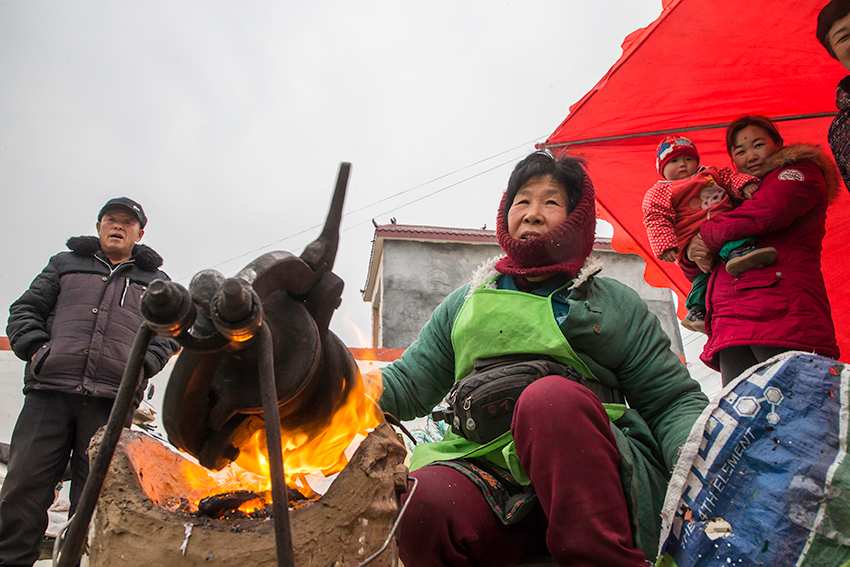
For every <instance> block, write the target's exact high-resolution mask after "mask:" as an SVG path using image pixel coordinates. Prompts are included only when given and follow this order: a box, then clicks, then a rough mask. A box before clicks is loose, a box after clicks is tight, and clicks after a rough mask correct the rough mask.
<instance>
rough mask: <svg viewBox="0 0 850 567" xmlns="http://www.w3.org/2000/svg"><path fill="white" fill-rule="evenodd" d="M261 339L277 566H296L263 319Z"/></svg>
mask: <svg viewBox="0 0 850 567" xmlns="http://www.w3.org/2000/svg"><path fill="white" fill-rule="evenodd" d="M255 338H256V339H258V340H259V341H260V342H259V361H258V362H259V374H260V394H261V395H262V399H263V420H264V421H265V424H266V447H267V449H268V452H269V473H270V475H271V479H272V513H273V514H274V528H275V529H274V533H275V546H276V548H277V564H278V567H295V558H294V557H293V550H292V533H291V531H290V527H289V496H288V495H287V491H286V477H285V476H284V470H283V449H282V447H281V438H280V408H279V407H278V400H277V386H276V384H275V376H274V353H273V351H272V333H271V330H269V326H268V324H267V323H266V322H265V321H263V324H262V326H261V327H260V329H259V331H258V333H257V336H256V337H255Z"/></svg>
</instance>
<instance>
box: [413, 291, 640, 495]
mask: <svg viewBox="0 0 850 567" xmlns="http://www.w3.org/2000/svg"><path fill="white" fill-rule="evenodd" d="M491 281H494V280H491ZM488 283H489V282H488ZM486 285H487V284H484V285H483V286H481V287H479V288H478V289H476V290H475V291H473V292H472V294H470V296H469V297H468V298H467V300H466V301H465V302H464V304H463V306H462V307H461V309H460V312H459V313H458V316H457V319H456V320H455V323H454V326H453V327H452V337H451V339H452V347H453V349H454V353H455V381H457V380H460V379H461V378H463V377H464V376H466V375H467V374H469V373H470V372H471V371H472V365H473V363H474V362H475V361H476V360H478V359H481V358H491V357H495V356H503V355H511V354H541V355H548V356H550V357H552V358H554V359H555V360H557V361H558V362H560V363H562V364H567V365H570V366H573V367H575V368H576V369H577V370H579V371H580V372H581V373H582V374H584V375H585V376H587V377H588V378H591V379H594V380H595V379H596V377H595V376H594V375H593V373H592V372H591V371H590V369H589V368H588V367H587V365H585V363H584V362H582V360H581V359H580V358H579V357H578V355H576V353H575V351H573V349H572V347H570V344H569V342H567V339H566V338H565V337H564V334H563V333H562V332H561V329H560V328H559V327H558V323H557V322H556V321H555V316H554V313H553V309H552V295H554V293H557V292H558V291H560V290H561V289H563V287H561V288H559V289H557V290H555V292H553V293H552V294H550V295H549V296H546V297H543V296H540V295H535V294H533V293H526V292H522V291H514V290H508V289H484V286H486ZM566 285H569V284H565V286H564V287H566ZM603 406H604V407H605V410H606V411H607V412H608V416H609V417H610V418H611V420H612V421H613V420H616V419H618V418H619V417H620V416H622V415H623V412H624V411H625V410H626V406H624V405H622V404H603ZM474 457H479V458H486V459H487V460H488V461H490V462H492V463H493V464H495V465H497V466H499V467H501V468H503V469H506V470H508V471H510V473H511V475H512V476H513V478H514V479H515V480H516V481H517V482H519V483H520V484H523V485H527V484H529V480H528V477H527V476H526V474H525V472H523V470H522V467H521V466H520V464H519V460H518V459H517V455H516V450H515V448H514V441H513V436H512V435H511V432H510V431H508V432H506V433H505V434H503V435H502V436H501V437H498V438H496V439H494V440H493V441H490V442H489V443H487V444H485V445H480V444H478V443H474V442H472V441H469V440H468V439H466V438H464V437H462V436H460V435H457V434H455V433H453V432H452V431H451V430H449V431H448V432H447V433H446V436H445V437H444V438H443V440H442V441H438V442H436V443H427V444H422V445H419V446H417V447H416V449H415V450H414V451H413V456H412V457H411V462H410V470H416V469H419V468H422V467H424V466H425V465H428V464H431V463H433V462H434V461H447V460H452V459H460V458H474Z"/></svg>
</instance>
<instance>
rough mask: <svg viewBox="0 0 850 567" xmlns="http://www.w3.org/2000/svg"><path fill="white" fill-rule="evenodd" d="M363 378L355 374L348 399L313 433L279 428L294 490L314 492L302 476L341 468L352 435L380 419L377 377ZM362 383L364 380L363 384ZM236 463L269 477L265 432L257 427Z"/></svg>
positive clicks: (307, 494) (289, 483) (326, 473)
mask: <svg viewBox="0 0 850 567" xmlns="http://www.w3.org/2000/svg"><path fill="white" fill-rule="evenodd" d="M368 378H369V377H368V376H367V380H365V381H364V380H363V379H362V378H361V376H360V373H359V372H358V373H357V383H356V384H355V385H354V387H353V388H352V390H351V392H350V393H349V396H348V399H347V400H346V401H345V402H344V403H343V404H342V406H341V407H340V408H339V409H338V410H337V411H336V413H335V414H334V415H333V417H332V418H331V422H330V424H329V425H328V426H327V427H326V428H325V429H323V430H322V431H319V432H318V433H317V434H312V435H308V434H306V433H304V432H302V431H287V430H284V429H281V445H282V448H283V468H284V471H285V477H286V484H287V486H290V487H292V488H296V489H298V490H299V491H300V492H301V493H302V494H303V495H304V496H305V497H311V496H314V495H315V492H314V491H313V489H312V488H311V487H310V485H309V484H308V481H307V479H306V477H307V476H308V475H310V474H313V473H316V472H321V473H322V474H324V476H330V475H332V474H335V473H338V472H339V471H341V470H342V469H343V468H344V467H345V465H346V464H347V463H348V459H347V457H346V455H345V451H346V449H348V447H349V446H350V445H351V443H352V441H354V440H355V437H356V436H357V435H358V434H360V435H364V436H365V435H366V434H367V433H368V430H369V429H372V428H374V427H376V426H377V425H379V424H380V423H382V422H383V421H384V417H383V413H382V412H381V410H380V408H379V407H378V404H377V402H376V401H375V400H377V399H378V398H379V397H380V394H381V392H382V388H383V386H382V384H381V382H380V380H374V379H368ZM364 382H367V383H366V384H364ZM235 462H236V464H237V465H238V466H239V467H241V468H243V469H245V470H247V471H251V472H253V473H256V474H258V475H260V476H262V477H266V478H267V477H268V476H269V474H270V473H269V462H268V453H267V451H266V434H265V430H264V429H261V430H258V431H257V432H255V433H254V435H253V436H252V437H251V438H250V439H249V440H248V442H247V443H245V444H244V445H243V446H242V447H240V448H239V456H238V457H237V458H236V461H235Z"/></svg>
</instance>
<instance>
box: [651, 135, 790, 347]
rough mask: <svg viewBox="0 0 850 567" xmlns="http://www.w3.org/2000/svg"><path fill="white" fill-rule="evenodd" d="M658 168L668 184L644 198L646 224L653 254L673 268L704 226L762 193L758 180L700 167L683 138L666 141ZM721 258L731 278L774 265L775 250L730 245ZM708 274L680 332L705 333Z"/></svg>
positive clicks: (747, 242) (750, 243) (695, 289)
mask: <svg viewBox="0 0 850 567" xmlns="http://www.w3.org/2000/svg"><path fill="white" fill-rule="evenodd" d="M655 167H656V169H657V170H658V173H659V174H661V175H662V176H663V177H664V179H665V181H658V182H657V183H656V184H655V185H653V186H652V187H651V188H650V189H649V191H647V192H646V195H644V197H643V224H644V226H645V227H646V235H647V237H648V238H649V244H650V246H651V248H652V253H653V254H655V256H656V257H657V258H658V259H659V260H664V261H665V262H675V261H676V260H677V259H680V258H681V256H682V254H684V252H685V251H686V250H687V248H688V243H690V241H691V238H693V237H694V236H696V235H697V234H698V233H699V229H700V227H701V226H702V223H704V222H705V221H706V220H708V219H710V218H715V217H717V216H718V215H721V214H723V213H724V212H727V211H731V210H732V209H733V208H735V206H736V204H737V203H738V202H740V201H742V200H744V199H749V198H751V197H752V196H753V193H755V192H756V190H757V189H758V184H759V183H760V180H759V178H758V177H753V176H751V175H746V174H743V173H737V172H734V171H732V170H731V169H729V168H728V167H724V168H723V169H718V168H716V167H714V166H711V165H708V166H703V167H699V153H697V148H696V146H694V143H693V142H692V141H690V140H689V139H688V138H685V137H684V136H668V137H666V138H664V139H663V140H661V143H659V144H658V149H657V151H656V161H655ZM719 256H720V258H721V260H723V261H724V262H725V263H726V271H727V272H729V273H730V274H741V273H743V272H746V271H747V270H750V269H752V268H755V267H758V266H769V265H770V264H773V263H774V262H775V261H776V258H777V253H776V249H775V248H756V239H755V238H745V239H743V240H735V241H732V242H727V243H726V244H725V245H724V246H723V248H722V249H721V250H720V253H719ZM707 285H708V274H705V273H701V274H699V275H698V276H697V277H696V278H695V279H694V280H693V282H692V286H691V292H690V294H688V299H687V302H686V303H685V306H686V307H687V308H688V314H687V315H686V316H685V318H684V319H683V320H682V326H683V327H685V328H686V329H689V330H691V331H698V332H701V333H704V332H705V309H706V306H705V290H706V286H707Z"/></svg>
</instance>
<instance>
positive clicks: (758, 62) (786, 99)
mask: <svg viewBox="0 0 850 567" xmlns="http://www.w3.org/2000/svg"><path fill="white" fill-rule="evenodd" d="M825 4H826V0H818V1H817V2H810V1H801V2H790V3H785V2H768V1H764V0H761V1H759V0H755V1H751V2H731V1H728V0H727V1H720V2H718V1H717V0H665V2H664V7H663V11H662V13H661V15H660V16H659V17H658V19H657V20H655V21H654V22H653V23H652V24H650V25H649V26H648V27H646V28H644V29H641V30H638V31H636V32H634V33H632V34H631V35H629V36H628V37H627V38H626V39H625V41H624V42H623V55H622V57H620V59H619V61H617V62H616V63H615V64H614V66H613V67H611V69H610V70H609V71H608V73H607V74H606V75H605V76H604V77H603V78H602V80H601V81H599V83H598V84H597V85H596V86H595V87H594V88H593V89H592V90H591V91H590V92H589V93H587V94H586V95H585V96H584V98H582V99H581V100H580V101H579V102H578V103H576V104H575V105H573V106H572V107H570V113H569V116H567V118H566V119H565V120H564V121H563V122H562V123H561V125H560V126H559V127H558V128H557V129H556V130H555V132H554V133H553V134H552V135H551V136H549V138H548V139H547V140H546V142H545V143H543V144H540V147H546V148H549V149H551V150H552V151H553V152H555V153H561V152H568V153H569V154H570V155H576V156H581V157H584V158H585V159H587V160H588V163H589V171H590V175H591V177H592V178H593V182H594V185H595V187H596V191H597V193H596V196H597V204H598V209H599V214H600V216H601V217H602V218H603V219H605V220H607V221H609V222H610V223H611V224H612V225H613V226H614V239H613V242H612V245H613V247H614V249H615V250H617V251H619V252H623V253H634V254H639V255H640V256H642V257H643V258H644V259H645V260H646V262H647V268H646V273H645V276H644V277H645V279H646V281H647V282H648V283H649V284H651V285H654V286H657V287H670V288H671V289H673V291H674V292H676V293H677V294H678V295H679V309H680V315H684V303H685V302H684V298H685V296H686V295H687V291H688V290H689V289H690V284H689V283H688V281H687V280H686V279H685V278H684V276H683V275H682V272H681V270H680V269H679V267H678V266H676V265H675V264H669V263H666V262H661V261H658V260H656V259H655V258H654V257H653V255H652V253H651V251H650V248H649V242H648V241H647V238H646V231H645V230H644V227H643V222H642V214H641V202H642V199H643V195H644V193H645V192H646V190H647V189H649V187H650V186H651V185H652V184H653V183H654V182H655V181H656V180H658V179H659V177H658V174H657V172H656V171H655V148H656V146H657V144H658V142H659V141H660V140H661V138H662V137H663V136H664V135H666V134H671V133H685V135H687V136H688V137H689V138H691V139H692V140H693V141H694V143H695V144H696V145H697V148H698V149H699V153H700V163H701V164H703V165H709V164H710V165H716V166H718V167H723V166H729V167H732V163H731V160H730V158H729V156H728V155H727V153H726V143H725V127H726V125H728V124H729V122H731V121H732V120H734V119H735V118H737V117H739V116H741V115H743V114H763V115H765V116H768V117H770V118H771V119H773V120H775V121H776V122H777V126H778V128H779V130H780V132H781V133H782V136H783V138H784V139H785V142H786V144H788V143H795V142H808V143H816V144H819V145H821V146H822V147H823V148H825V149H826V151H827V153H828V154H829V155H830V156H831V155H832V154H831V153H830V152H829V149H828V148H829V145H828V143H827V139H826V134H827V130H828V128H829V124H830V122H831V121H832V116H833V115H834V114H835V110H836V109H835V87H836V85H837V84H838V81H840V80H841V79H842V78H843V77H844V76H845V75H846V74H847V73H846V71H845V70H844V68H843V67H842V66H841V65H840V64H839V63H838V62H837V61H835V60H834V59H831V58H830V57H829V56H828V55H827V53H826V51H825V50H824V49H823V47H822V46H821V45H820V44H819V43H818V41H817V39H816V38H815V25H816V21H817V15H818V12H819V11H820V9H821V8H822V7H823V5H825ZM848 225H850V193H848V191H847V190H846V189H842V191H841V195H840V197H839V198H838V199H837V200H836V201H835V202H834V203H833V204H832V205H831V206H830V208H829V210H828V218H827V235H826V238H825V240H824V252H823V272H824V276H825V278H826V285H827V291H828V293H829V298H830V303H831V306H832V314H833V319H834V321H835V324H836V330H837V332H838V344H839V346H840V347H841V352H842V360H843V361H848V360H850V317H848V316H847V315H848V313H850V283H848V282H850V261H848V259H847V256H848V253H850V246H848V245H847V243H846V242H845V241H844V240H846V239H847V236H848V235H850V232H848V231H847V228H846V227H848Z"/></svg>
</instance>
